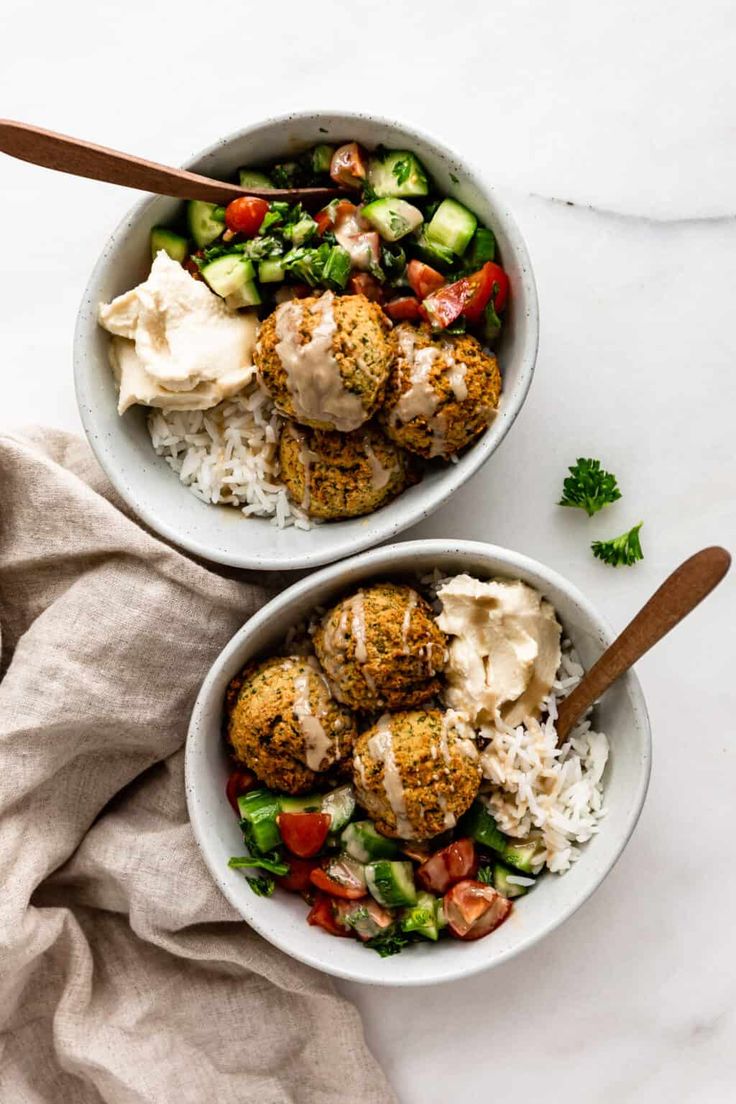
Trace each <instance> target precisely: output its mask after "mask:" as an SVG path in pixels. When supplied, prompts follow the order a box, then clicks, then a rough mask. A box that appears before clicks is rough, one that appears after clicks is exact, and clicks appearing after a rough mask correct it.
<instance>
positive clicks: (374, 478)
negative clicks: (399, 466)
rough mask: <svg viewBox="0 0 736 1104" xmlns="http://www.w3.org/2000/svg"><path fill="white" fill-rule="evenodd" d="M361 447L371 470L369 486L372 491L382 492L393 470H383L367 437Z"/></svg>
mask: <svg viewBox="0 0 736 1104" xmlns="http://www.w3.org/2000/svg"><path fill="white" fill-rule="evenodd" d="M363 447H364V449H365V454H366V456H367V458H368V463H369V464H370V468H371V486H372V488H373V490H374V491H382V490H383V488H384V487H385V486H386V484H387V483H388V481H389V479H390V478H391V475H392V472H393V468H384V466H383V464H382V463H381V461H380V460H379V459H378V457H377V456H376V453H375V450H374V448H373V445H372V444H371V443H370V441H369V440H368V438H367V437H366V438H365V440H364V441H363Z"/></svg>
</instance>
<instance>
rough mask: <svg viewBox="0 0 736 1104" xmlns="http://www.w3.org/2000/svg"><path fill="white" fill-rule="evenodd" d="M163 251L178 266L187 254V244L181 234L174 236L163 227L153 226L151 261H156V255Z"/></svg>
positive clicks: (171, 231) (172, 232)
mask: <svg viewBox="0 0 736 1104" xmlns="http://www.w3.org/2000/svg"><path fill="white" fill-rule="evenodd" d="M162 249H163V251H164V253H168V255H169V256H170V257H171V259H172V261H178V262H179V264H181V263H182V261H184V260H186V256H187V253H188V252H189V242H188V241H187V239H186V238H183V237H182V236H181V234H175V233H174V231H173V230H167V229H166V227H165V226H154V227H153V229H152V230H151V260H152V261H155V260H156V254H157V253H160V251H161V250H162Z"/></svg>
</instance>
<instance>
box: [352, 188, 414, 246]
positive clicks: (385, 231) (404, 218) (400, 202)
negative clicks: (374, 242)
mask: <svg viewBox="0 0 736 1104" xmlns="http://www.w3.org/2000/svg"><path fill="white" fill-rule="evenodd" d="M360 213H361V215H362V216H363V218H364V219H365V220H366V221H367V222H369V223H370V224H371V226H373V227H374V229H376V230H377V231H378V233H379V234H380V235H381V237H382V238H383V240H384V241H389V242H395V241H398V240H399V238H404V237H406V235H407V234H411V232H412V230H416V229H417V228H418V227H419V226H421V225H422V222H423V221H424V215H423V214H422V212H421V211H420V210H419V208H418V207H413V206H412V205H411V203H407V202H406V200H405V199H375V200H374V201H373V203H367V204H366V205H365V207H363V208H362V210H361V212H360Z"/></svg>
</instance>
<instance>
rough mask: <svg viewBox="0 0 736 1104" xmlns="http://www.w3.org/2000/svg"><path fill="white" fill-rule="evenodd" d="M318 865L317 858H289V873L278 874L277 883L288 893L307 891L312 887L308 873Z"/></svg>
mask: <svg viewBox="0 0 736 1104" xmlns="http://www.w3.org/2000/svg"><path fill="white" fill-rule="evenodd" d="M318 866H319V859H294V858H291V857H290V858H289V873H288V874H279V875H277V877H276V881H277V883H278V884H279V885H280V886H281V888H282V889H287V890H288V891H289V893H307V892H308V891H309V890H310V889H311V888H312V882H311V880H310V874H311V873H312V871H313V870H314V869H315V868H316V867H318Z"/></svg>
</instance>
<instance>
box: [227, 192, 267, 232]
mask: <svg viewBox="0 0 736 1104" xmlns="http://www.w3.org/2000/svg"><path fill="white" fill-rule="evenodd" d="M267 211H268V203H267V202H266V200H265V199H259V198H258V197H257V196H238V198H237V199H234V200H233V201H232V203H228V205H227V207H226V208H225V222H226V224H227V228H228V230H232V231H233V232H234V233H235V234H243V235H244V236H245V237H246V238H254V237H255V236H256V234H257V233H258V231H259V229H260V226H261V223H262V222H263V220H264V218H265V217H266V212H267Z"/></svg>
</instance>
